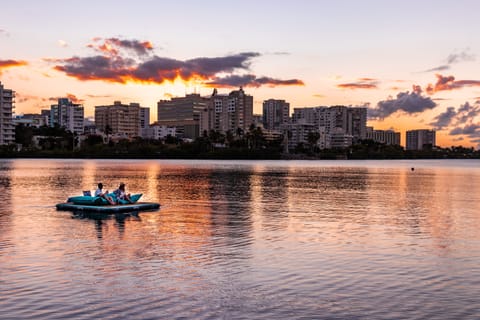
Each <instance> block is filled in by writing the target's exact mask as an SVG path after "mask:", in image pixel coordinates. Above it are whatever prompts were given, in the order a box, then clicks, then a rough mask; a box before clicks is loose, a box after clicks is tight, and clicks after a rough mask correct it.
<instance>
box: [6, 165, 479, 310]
mask: <svg viewBox="0 0 480 320" xmlns="http://www.w3.org/2000/svg"><path fill="white" fill-rule="evenodd" d="M479 164H480V162H479V161H477V160H436V161H418V160H417V161H183V160H182V161H179V160H162V161H155V160H145V161H144V160H51V159H49V160H43V159H42V160H37V159H32V160H0V194H1V199H2V200H1V201H0V318H1V319H178V318H182V319H479V318H480V165H479ZM412 167H414V170H412V169H411V168H412ZM99 181H101V182H103V184H104V185H105V186H106V187H107V188H108V189H110V190H112V189H114V188H115V187H116V186H117V184H118V183H119V182H120V181H123V182H125V183H126V185H127V190H129V191H130V192H132V193H137V192H138V193H139V192H143V193H144V196H143V198H142V200H143V201H155V202H160V203H161V205H162V207H161V209H160V210H159V211H154V212H143V213H142V212H141V213H139V214H138V215H133V216H123V215H122V216H120V215H117V216H115V215H113V216H110V217H108V218H102V217H96V216H82V215H76V214H73V213H71V212H68V211H56V209H55V204H56V203H59V202H63V201H65V199H66V198H67V196H71V195H79V194H80V193H81V190H85V189H90V190H94V188H95V185H96V183H97V182H99Z"/></svg>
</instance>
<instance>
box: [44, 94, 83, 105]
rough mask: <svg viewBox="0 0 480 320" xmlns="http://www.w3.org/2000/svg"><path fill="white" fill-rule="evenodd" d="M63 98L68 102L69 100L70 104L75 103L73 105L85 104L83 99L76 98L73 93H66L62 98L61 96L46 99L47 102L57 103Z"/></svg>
mask: <svg viewBox="0 0 480 320" xmlns="http://www.w3.org/2000/svg"><path fill="white" fill-rule="evenodd" d="M63 98H68V100H70V101H71V102H72V103H75V104H82V103H84V102H85V100H84V99H80V98H77V96H76V95H74V94H73V93H68V92H67V93H66V94H65V95H64V96H61V97H50V98H48V101H50V102H55V103H57V102H58V99H63Z"/></svg>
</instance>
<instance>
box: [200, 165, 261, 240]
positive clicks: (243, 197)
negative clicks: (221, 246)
mask: <svg viewBox="0 0 480 320" xmlns="http://www.w3.org/2000/svg"><path fill="white" fill-rule="evenodd" d="M251 175H252V172H251V171H250V170H249V169H240V170H239V169H228V170H222V169H217V170H214V171H212V173H211V175H210V196H211V202H212V206H213V215H212V220H213V221H212V222H213V223H214V225H215V228H214V232H215V233H216V234H220V233H221V234H222V235H224V236H228V237H230V238H236V237H238V238H243V237H245V236H246V235H248V234H250V232H251V228H252V216H251V212H252V201H253V200H252V186H251V180H250V178H251ZM218 228H220V229H218ZM223 228H225V229H223Z"/></svg>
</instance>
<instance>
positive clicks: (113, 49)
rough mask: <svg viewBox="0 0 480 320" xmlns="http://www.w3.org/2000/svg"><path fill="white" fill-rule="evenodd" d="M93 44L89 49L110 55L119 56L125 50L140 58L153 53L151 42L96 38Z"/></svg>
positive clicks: (89, 45)
mask: <svg viewBox="0 0 480 320" xmlns="http://www.w3.org/2000/svg"><path fill="white" fill-rule="evenodd" d="M101 41H103V42H101ZM93 42H94V43H91V44H88V45H87V47H89V48H92V49H94V50H96V51H98V52H102V53H106V54H109V55H115V56H116V55H119V54H120V53H121V52H122V51H123V50H126V51H131V52H134V53H135V54H137V55H138V56H145V55H148V54H150V53H151V52H153V45H152V43H151V42H150V41H139V40H125V39H123V40H122V39H119V38H108V39H102V38H94V39H93ZM99 42H100V43H99Z"/></svg>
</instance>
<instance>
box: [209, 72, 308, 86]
mask: <svg viewBox="0 0 480 320" xmlns="http://www.w3.org/2000/svg"><path fill="white" fill-rule="evenodd" d="M206 85H208V86H210V87H219V88H233V87H240V86H242V87H256V88H258V87H260V86H262V85H267V86H272V87H274V86H302V85H304V83H303V81H302V80H298V79H290V80H280V79H274V78H270V77H260V78H257V77H256V76H255V75H253V74H246V75H231V76H226V77H220V78H216V79H214V80H212V81H209V82H207V83H206Z"/></svg>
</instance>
